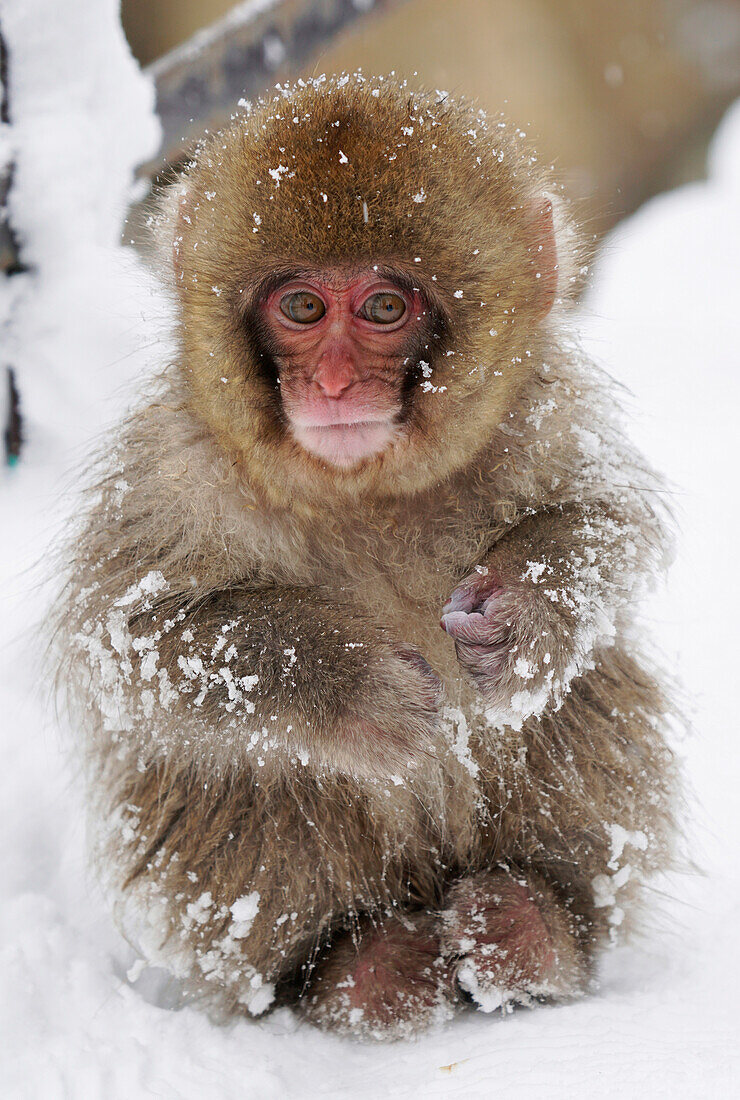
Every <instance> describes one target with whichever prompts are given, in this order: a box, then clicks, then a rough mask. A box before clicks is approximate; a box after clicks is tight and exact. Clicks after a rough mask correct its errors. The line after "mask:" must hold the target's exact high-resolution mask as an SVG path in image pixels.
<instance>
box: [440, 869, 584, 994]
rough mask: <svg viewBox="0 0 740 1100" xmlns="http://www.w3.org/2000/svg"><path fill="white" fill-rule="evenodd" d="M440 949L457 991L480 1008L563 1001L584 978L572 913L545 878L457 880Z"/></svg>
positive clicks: (505, 875)
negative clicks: (532, 880) (539, 880)
mask: <svg viewBox="0 0 740 1100" xmlns="http://www.w3.org/2000/svg"><path fill="white" fill-rule="evenodd" d="M442 927H443V932H442V949H443V952H444V954H445V957H447V958H448V959H450V960H451V961H452V964H453V966H454V968H455V977H456V980H457V984H458V986H459V987H460V989H461V990H463V991H464V992H465V993H467V994H469V996H470V997H471V998H472V1000H473V1001H474V1003H475V1004H476V1006H477V1007H478V1008H480V1009H482V1010H483V1011H484V1012H493V1011H494V1009H497V1008H501V1007H502V1006H504V1005H506V1004H528V1003H530V1002H531V1001H532V1000H533V999H535V998H540V997H542V998H548V999H554V1000H563V999H565V998H568V997H571V996H574V995H575V994H577V993H579V992H581V991H582V990H583V989H584V987H585V983H586V978H587V971H586V963H585V959H584V958H583V957H582V953H581V951H580V949H579V947H578V944H577V942H576V939H575V936H574V934H573V928H572V922H571V918H570V916H569V914H568V913H567V912H566V910H564V909H563V907H562V906H561V905H560V904H559V903H558V902H557V901H556V899H555V898H554V897H553V896H552V894H551V892H550V891H549V888H548V887H547V886H546V885H545V884H544V883H543V884H539V883H538V884H530V883H528V882H526V881H525V880H523V879H519V878H517V877H515V876H514V875H511V874H509V872H508V871H493V872H483V873H481V874H478V875H474V876H472V877H470V878H466V879H462V880H461V881H460V882H458V883H456V884H455V885H454V886H453V887H452V889H451V890H450V892H449V894H448V896H447V908H446V909H445V910H444V912H443V913H442Z"/></svg>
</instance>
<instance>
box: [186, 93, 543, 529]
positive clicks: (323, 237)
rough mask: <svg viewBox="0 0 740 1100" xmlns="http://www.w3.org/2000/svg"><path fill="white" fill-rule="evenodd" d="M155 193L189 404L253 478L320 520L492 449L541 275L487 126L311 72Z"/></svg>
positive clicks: (535, 333)
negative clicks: (168, 240) (339, 506)
mask: <svg viewBox="0 0 740 1100" xmlns="http://www.w3.org/2000/svg"><path fill="white" fill-rule="evenodd" d="M172 194H173V197H176V203H173V205H172V207H169V208H168V209H169V211H170V217H171V218H172V220H171V221H170V222H169V223H168V224H169V226H170V228H171V229H173V230H174V233H173V238H172V241H173V244H174V247H173V250H172V257H173V267H174V273H175V279H176V286H177V291H178V298H179V303H180V323H181V346H182V361H181V364H180V366H181V370H182V372H183V374H184V378H185V381H186V385H187V392H188V400H189V401H190V403H191V405H192V407H193V408H194V410H195V412H196V413H197V415H198V416H199V417H200V418H201V420H202V421H203V422H204V423H205V424H207V425H208V427H209V428H210V430H211V431H213V432H214V433H215V435H216V437H217V439H218V440H219V442H220V444H221V445H222V446H223V447H224V448H225V449H226V451H227V452H228V454H229V456H230V458H232V461H233V462H234V463H239V464H240V467H241V469H242V470H243V471H244V475H245V477H247V478H248V479H249V481H250V483H251V484H259V485H260V486H262V487H263V488H264V490H265V492H267V493H269V494H270V495H271V496H272V497H273V498H279V499H281V500H283V501H285V502H286V503H289V504H290V506H291V507H296V506H297V502H298V501H299V500H306V501H309V502H310V504H311V506H312V507H313V506H314V505H316V506H317V507H321V508H325V507H326V501H327V500H328V499H329V498H330V497H331V495H332V494H335V495H337V496H338V497H340V498H341V499H342V500H344V499H346V498H347V497H349V498H352V499H356V498H359V497H361V496H362V497H366V496H370V497H372V496H373V495H374V496H376V497H383V498H386V497H388V496H393V495H408V494H412V493H416V492H418V491H420V490H421V489H424V488H425V487H427V486H430V485H432V484H434V483H435V482H437V481H439V480H440V479H442V478H445V477H448V476H449V475H450V474H451V473H454V472H455V471H457V470H461V469H463V468H464V467H465V466H466V464H468V463H470V462H471V461H473V460H474V459H475V457H476V455H477V454H478V453H479V452H480V451H482V450H483V449H484V448H490V446H492V445H494V443H495V445H496V446H498V445H499V443H500V446H501V449H502V452H505V450H506V448H507V446H508V442H507V439H508V436H504V435H502V434H501V431H502V430H501V425H508V424H509V421H510V419H511V416H512V415H513V412H512V410H513V409H514V407H515V406H516V403H517V401H519V400H520V394H521V395H523V398H522V399H524V397H526V389H527V386H528V385H529V384H530V379H531V378H532V376H533V372H534V364H536V363H537V362H538V361H542V360H544V359H546V355H549V354H550V352H549V350H548V351H547V352H545V351H544V350H543V349H545V348H549V346H550V345H549V337H548V333H547V331H546V327H545V326H544V325H543V321H544V319H545V318H546V316H547V315H548V313H549V311H550V307H551V305H552V303H553V300H554V296H555V290H556V286H557V283H558V274H557V266H558V264H557V250H556V247H555V238H554V232H553V223H552V216H551V209H550V204H549V202H547V201H546V200H545V197H544V195H543V193H542V187H541V183H540V180H539V177H538V176H537V175H536V172H535V170H534V169H533V167H532V159H531V158H530V157H529V156H528V154H527V152H526V150H525V151H522V150H520V149H519V148H518V147H517V141H516V140H511V135H507V134H506V132H505V130H502V129H501V128H500V126H499V125H498V124H497V125H495V126H492V127H489V126H488V124H487V123H486V121H485V119H484V118H483V117H482V116H481V115H480V114H479V112H477V111H475V110H474V109H473V108H472V107H467V106H464V105H457V106H456V105H454V104H452V103H450V102H448V101H447V99H446V97H443V99H441V100H440V99H439V98H438V97H437V96H435V95H425V94H409V92H408V90H407V89H406V88H405V87H404V86H395V85H394V84H393V82H385V83H384V82H383V81H382V80H378V82H377V86H376V84H375V82H368V81H365V79H364V78H363V77H361V76H360V75H358V76H357V77H356V78H354V79H353V80H350V79H349V78H348V79H346V80H345V79H344V78H337V79H336V80H333V81H329V82H325V81H323V80H317V81H315V82H309V83H307V84H301V85H299V86H298V87H296V88H294V89H291V90H288V91H286V92H285V94H282V93H281V95H280V96H279V97H277V98H276V99H275V100H273V101H270V102H268V103H263V104H261V105H260V106H259V108H258V109H257V110H256V111H255V112H254V113H253V114H248V115H246V116H245V117H239V118H235V119H234V120H233V122H232V124H231V126H230V127H229V128H228V129H227V130H226V131H224V132H222V133H220V134H218V135H214V136H213V137H212V138H211V139H209V141H207V142H206V143H205V144H204V146H203V148H202V149H201V150H200V151H199V153H198V155H197V157H196V160H195V161H194V163H193V164H192V165H191V166H190V168H189V169H188V171H187V173H186V175H185V176H184V178H183V180H182V181H181V182H180V183H178V184H177V185H176V186H175V188H174V189H173V192H172ZM171 247H172V246H171ZM507 430H508V428H507ZM499 437H500V438H499ZM497 440H498V442H496V441H497Z"/></svg>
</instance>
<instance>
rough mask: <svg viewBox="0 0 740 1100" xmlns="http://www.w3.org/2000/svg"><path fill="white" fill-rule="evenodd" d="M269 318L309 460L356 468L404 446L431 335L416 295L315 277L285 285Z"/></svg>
mask: <svg viewBox="0 0 740 1100" xmlns="http://www.w3.org/2000/svg"><path fill="white" fill-rule="evenodd" d="M261 312H262V320H263V322H264V323H265V324H266V325H267V328H268V330H269V333H270V337H271V343H272V344H273V345H274V348H275V349H276V350H275V354H274V356H273V358H274V360H275V365H276V367H277V371H278V378H279V382H280V394H281V398H282V404H283V409H284V411H285V415H286V417H287V420H288V424H289V427H290V431H291V432H292V434H293V437H294V438H295V439H296V440H297V442H298V443H300V444H301V446H302V447H303V448H304V449H305V450H306V451H308V452H309V453H310V454H312V455H315V456H316V457H317V458H320V459H323V460H324V461H326V462H330V463H332V464H333V465H335V466H344V467H349V466H353V465H355V464H356V463H358V462H361V461H362V460H363V459H367V458H371V457H372V456H373V455H377V454H379V453H380V452H381V451H383V450H384V449H385V448H386V447H388V446H389V445H390V444H391V443H392V442H393V441H394V439H396V438H397V437H398V436H399V434H400V433H401V432H402V430H403V428H402V425H401V415H402V406H403V385H404V380H405V378H406V375H407V373H408V369H409V365H410V364H412V363H413V362H414V356H415V354H418V352H419V348H420V338H423V336H424V334H425V333H427V332H428V331H429V328H430V321H429V309H428V307H427V306H426V305H425V304H424V301H423V299H422V297H421V295H420V293H419V292H418V291H411V290H408V289H406V288H404V287H401V286H399V285H397V284H396V283H394V282H393V281H392V280H389V279H385V278H381V277H379V276H378V275H377V274H376V272H375V271H373V270H370V271H367V272H363V273H361V274H359V275H354V276H352V277H351V278H348V277H347V276H346V275H341V274H337V273H332V272H317V273H315V274H314V275H312V276H311V277H310V278H300V279H295V280H291V281H289V282H285V283H283V284H282V285H281V286H280V287H279V288H278V289H277V290H275V291H273V292H272V293H271V294H270V295H269V297H268V298H267V299H266V300H265V301H264V302H263V303H262V306H261ZM422 346H424V345H423V343H422Z"/></svg>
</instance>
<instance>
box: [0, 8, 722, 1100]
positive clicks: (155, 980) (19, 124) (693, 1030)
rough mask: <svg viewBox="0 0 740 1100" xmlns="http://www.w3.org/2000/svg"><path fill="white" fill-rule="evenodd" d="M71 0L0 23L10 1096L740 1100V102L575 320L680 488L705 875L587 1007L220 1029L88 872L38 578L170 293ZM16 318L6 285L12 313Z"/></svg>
mask: <svg viewBox="0 0 740 1100" xmlns="http://www.w3.org/2000/svg"><path fill="white" fill-rule="evenodd" d="M54 10H55V11H57V12H58V13H62V14H61V15H59V14H58V15H57V16H56V17H55V19H54V20H52V21H51V23H50V21H49V19H48V18H47V16H48V13H49V12H50V11H51V8H50V7H49V4H48V0H10V2H9V3H7V4H6V5H5V8H4V12H3V21H4V31H5V33H6V35H7V36H8V39H9V41H10V44H11V50H14V51H15V55H14V60H15V64H16V70H15V73H16V76H17V78H18V79H17V92H16V99H15V110H14V122H15V123H16V126H15V128H14V132H13V135H12V140H13V142H14V144H15V149H16V156H17V159H18V164H19V175H18V177H17V178H18V180H19V188H20V187H21V185H22V186H23V188H25V191H24V195H25V196H26V197H28V196H32V200H33V201H32V204H28V205H26V204H25V203H24V202H23V201H20V200H18V201H17V205H16V207H15V210H14V213H15V218H16V224H18V225H20V226H21V227H22V228H24V230H25V234H26V240H27V250H28V253H29V254H30V255H32V257H33V258H34V259H35V260H36V261H37V262H40V263H41V264H42V267H43V270H42V273H41V274H40V275H39V277H38V278H37V279H36V280H35V281H34V280H33V278H32V277H31V278H28V279H24V280H22V281H21V282H19V283H18V284H17V285H18V289H17V293H18V294H19V295H20V296H21V304H20V306H17V307H16V308H15V309H14V311H13V313H12V317H11V321H10V325H9V327H7V328H6V329H5V331H4V333H3V347H4V351H5V352H6V354H7V355H9V357H10V358H11V359H12V360H13V361H14V362H16V364H17V365H18V368H19V372H20V374H21V379H22V385H23V392H24V397H25V402H26V405H25V412H26V415H27V418H28V427H29V439H28V444H27V447H26V452H25V456H24V460H23V462H22V463H21V465H20V466H19V467H17V468H16V469H14V470H8V471H5V472H3V473H0V530H1V531H2V538H1V539H0V743H1V745H2V748H1V749H0V760H2V762H3V764H4V768H3V772H4V774H5V776H6V781H5V784H4V787H3V792H2V798H0V830H1V835H2V836H3V838H4V839H5V841H6V844H5V851H4V852H3V853H2V859H3V863H2V867H1V868H0V921H1V925H0V927H1V932H0V983H1V984H0V1044H2V1045H1V1047H0V1050H1V1053H0V1096H2V1097H3V1098H9V1100H15V1098H21V1097H22V1098H33V1100H36V1098H39V1097H43V1098H44V1100H56V1098H73V1100H87V1098H93V1100H97V1098H101V1100H103V1098H105V1100H119V1098H120V1100H137V1098H138V1097H162V1098H167V1100H196V1098H197V1100H211V1098H214V1100H216V1098H217V1100H231V1098H234V1100H236V1098H237V1097H238V1098H239V1100H245V1098H246V1100H252V1098H255V1100H271V1098H273V1097H280V1098H282V1097H300V1098H311V1097H345V1096H346V1097H353V1098H354V1097H358V1098H363V1097H404V1098H405V1097H425V1098H426V1097H456V1096H462V1095H468V1096H474V1097H484V1096H486V1097H487V1096H490V1095H504V1096H506V1097H507V1098H509V1100H518V1098H519V1097H541V1096H543V1095H547V1096H548V1097H551V1098H559V1097H564V1098H565V1097H567V1098H569V1100H571V1098H578V1097H581V1096H584V1097H589V1098H602V1097H604V1098H606V1097H616V1098H620V1100H621V1098H633V1097H635V1098H637V1097H639V1098H645V1097H649V1098H652V1097H664V1096H665V1097H671V1098H675V1097H687V1098H688V1097H691V1098H692V1100H695V1098H697V1097H700V1098H701V1097H730V1096H736V1095H740V1054H739V1049H740V1043H739V1042H738V1040H739V1039H740V1029H739V1028H738V1018H739V1017H740V1010H739V1009H738V1007H737V1004H738V983H739V980H740V959H739V958H738V946H737V945H738V935H737V925H738V919H739V918H740V873H739V869H740V859H739V858H738V857H739V856H740V844H739V841H738V834H739V832H740V828H739V826H740V802H738V799H737V791H738V788H739V787H740V763H739V760H738V752H737V748H736V742H737V724H738V723H737V719H736V709H737V690H736V679H737V661H738V644H737V641H736V638H737V630H738V625H737V624H738V622H740V606H739V603H740V600H739V598H738V586H737V580H736V572H735V570H736V564H735V552H736V546H737V545H738V536H740V523H739V521H738V512H737V502H736V498H737V492H736V481H737V474H738V461H737V457H736V441H737V437H738V434H739V433H738V427H737V423H736V421H737V415H738V410H739V409H740V402H739V400H738V399H739V398H740V380H739V377H740V351H739V350H738V348H739V347H740V325H739V323H738V320H737V317H738V297H739V295H740V276H739V275H738V270H739V269H738V256H739V255H740V202H739V201H738V196H739V195H740V104H738V105H737V106H736V107H735V109H734V110H733V111H732V112H730V114H729V115H728V117H727V119H726V120H725V122H724V124H723V126H722V128H721V130H720V132H719V134H718V136H717V138H716V141H715V144H714V149H713V154H712V162H711V177H710V180H709V181H708V182H707V183H700V184H695V185H692V186H690V187H685V188H683V189H681V190H679V191H676V192H673V193H671V194H668V195H665V196H662V197H660V198H658V199H655V200H654V201H653V202H651V203H650V204H649V205H648V206H647V207H645V208H644V209H643V210H642V211H641V212H640V213H639V214H638V215H636V216H635V217H634V218H632V219H631V220H630V221H629V222H627V223H626V224H624V225H623V226H622V227H621V228H620V229H619V230H618V231H617V232H616V233H615V234H614V235H613V236H612V238H611V239H610V241H609V242H608V244H607V248H606V250H605V253H604V255H603V256H602V258H601V260H600V262H599V265H598V268H597V270H596V272H595V287H594V290H593V292H592V293H591V295H590V297H589V300H588V303H587V308H586V310H585V311H584V328H585V331H586V338H587V344H588V346H589V348H590V349H591V350H592V352H593V354H594V355H595V356H596V357H597V358H598V359H599V360H600V361H601V362H602V363H603V364H605V365H606V366H607V367H608V368H609V369H610V370H611V371H612V372H613V373H614V374H615V375H616V376H617V377H618V378H620V379H621V380H623V381H624V382H625V383H626V384H627V385H628V386H629V387H630V389H631V390H632V391H633V393H634V394H635V400H634V402H632V404H633V405H634V407H635V409H636V410H638V418H637V421H636V424H635V434H636V435H637V437H638V439H639V441H640V443H641V445H642V446H643V448H644V450H645V451H646V452H647V453H648V454H649V456H650V457H651V459H653V461H654V462H655V463H656V464H657V465H658V466H659V467H661V468H662V469H664V470H666V471H667V472H668V473H669V475H670V476H671V477H672V479H673V480H674V481H675V482H676V483H677V484H678V485H680V486H681V491H680V492H679V494H678V496H677V503H678V505H679V509H680V512H681V526H682V528H683V536H682V541H681V549H680V555H679V558H678V561H677V564H676V566H675V567H674V569H673V573H672V576H671V580H670V584H669V587H668V590H667V591H666V592H664V593H662V594H661V595H660V596H659V597H657V598H656V599H655V601H654V602H653V604H652V605H651V609H650V618H651V620H652V622H653V625H654V628H655V631H656V633H657V635H658V637H659V639H660V641H661V644H662V646H663V649H664V651H665V652H666V653H667V655H668V658H669V661H670V662H671V663H673V664H674V665H675V667H676V668H677V669H678V671H679V672H680V675H681V676H682V678H683V680H684V682H685V684H686V687H687V689H688V693H689V695H690V696H691V697H692V698H693V701H694V702H693V706H694V711H695V726H696V734H695V737H694V738H693V739H692V740H691V741H690V742H688V743H686V744H685V745H684V746H683V751H684V753H685V756H686V761H687V773H688V776H689V779H690V782H691V783H692V785H693V787H694V789H695V791H696V795H697V799H698V803H699V808H697V809H696V810H695V811H694V812H693V819H692V820H691V821H690V822H689V825H688V828H689V833H690V839H691V844H692V847H693V852H694V854H695V857H696V860H697V862H698V864H699V865H700V866H701V868H703V870H704V872H705V874H704V875H702V876H700V875H686V876H683V877H681V878H677V879H674V880H672V881H671V882H670V883H669V884H667V886H666V889H665V896H662V895H661V894H659V893H657V892H656V905H657V906H658V907H659V914H658V916H657V917H656V928H655V929H654V930H653V931H652V932H650V934H649V935H648V936H647V937H646V938H645V939H644V940H643V942H641V943H640V944H639V945H636V946H633V947H630V948H620V949H618V950H616V951H615V952H614V953H612V954H611V955H610V956H609V957H608V958H607V960H606V963H605V966H604V974H603V983H602V988H601V992H600V993H599V994H598V995H597V996H595V997H592V998H591V999H589V1000H585V1001H582V1002H581V1003H579V1004H575V1005H572V1006H567V1007H560V1008H557V1009H547V1008H540V1009H537V1010H534V1011H520V1012H517V1013H515V1014H514V1015H512V1016H510V1017H508V1018H500V1017H498V1016H493V1017H490V1016H485V1015H482V1014H478V1015H473V1014H470V1015H467V1016H464V1017H462V1018H458V1019H457V1020H456V1021H455V1022H454V1023H453V1024H452V1025H451V1026H448V1027H446V1028H444V1029H443V1030H440V1031H437V1032H435V1033H433V1034H431V1035H428V1036H426V1037H424V1038H422V1039H420V1040H418V1041H417V1042H413V1043H398V1044H394V1045H388V1046H374V1045H373V1046H370V1045H359V1044H352V1043H349V1042H347V1041H344V1040H339V1039H336V1038H333V1037H330V1036H325V1035H322V1034H320V1033H317V1032H315V1031H313V1030H311V1029H310V1028H308V1027H306V1026H303V1025H299V1024H298V1023H297V1022H296V1020H295V1019H294V1017H293V1016H292V1015H291V1014H290V1013H289V1012H287V1011H281V1012H279V1013H276V1014H275V1015H273V1016H271V1017H269V1018H267V1019H266V1020H265V1021H263V1022H253V1021H240V1022H238V1023H235V1024H234V1025H232V1026H229V1027H217V1026H214V1025H212V1024H211V1023H210V1022H209V1021H208V1020H207V1019H206V1018H205V1017H204V1016H203V1015H201V1014H200V1013H198V1012H197V1011H195V1010H193V1009H185V1010H180V1011H176V1010H172V1009H170V1008H168V1007H167V1004H168V1000H167V990H166V986H165V985H164V984H163V983H162V981H161V979H160V977H159V976H158V975H157V974H156V973H152V972H144V973H143V974H142V975H141V977H139V978H138V979H137V980H129V979H127V976H126V975H127V971H129V969H130V967H131V966H132V964H133V963H134V962H135V955H134V953H133V952H132V951H131V950H130V949H129V947H128V946H127V945H126V944H125V943H124V942H123V940H122V939H121V938H120V937H119V936H118V934H117V933H116V932H115V930H114V929H113V927H112V925H111V921H110V918H109V914H108V912H107V910H106V908H105V906H104V904H103V902H102V900H101V898H100V896H99V893H98V890H97V888H96V886H95V883H94V882H93V881H91V880H90V879H89V878H88V876H87V874H86V871H85V845H84V816H83V799H82V791H81V784H80V780H79V776H78V774H77V773H76V770H75V768H74V765H73V764H71V763H70V762H69V759H68V755H67V754H66V752H65V748H64V736H65V733H64V731H63V730H62V729H60V727H59V725H58V723H57V722H56V721H55V718H54V715H53V713H51V712H50V709H49V708H48V706H47V705H46V700H45V695H46V693H47V688H46V685H45V684H44V681H43V677H42V674H41V672H40V668H39V659H38V658H39V650H40V643H39V641H38V635H37V634H36V633H34V624H39V623H40V624H41V626H42V629H43V620H44V612H45V607H46V601H47V599H48V596H47V593H46V591H45V589H44V587H43V585H42V584H41V583H40V578H41V577H42V576H43V575H44V571H47V572H48V570H49V562H50V554H51V551H50V549H49V548H50V546H52V545H53V541H54V538H55V537H56V533H57V531H58V528H59V526H60V524H61V523H62V522H63V517H64V514H65V509H68V508H69V506H70V504H69V501H70V499H71V497H70V492H69V490H70V476H69V473H68V471H69V470H70V469H71V468H74V467H75V466H77V465H78V464H79V463H80V462H81V460H82V456H83V454H84V450H85V447H86V446H87V444H88V442H89V440H90V438H91V436H92V435H93V434H94V433H95V432H97V431H99V430H100V429H101V428H102V426H103V424H104V423H105V422H107V421H109V420H110V419H111V418H113V417H115V416H116V415H117V413H118V410H120V408H121V407H122V406H123V405H124V404H125V401H126V393H127V392H129V390H130V389H131V383H132V380H134V379H135V378H136V376H137V375H138V374H139V372H140V371H142V370H145V369H146V366H147V364H148V363H151V362H152V361H154V362H156V361H157V359H159V358H161V356H162V355H163V354H166V350H165V349H164V347H163V344H162V342H161V341H160V342H159V343H157V330H158V326H159V322H160V319H161V318H162V316H163V315H164V314H166V305H165V303H164V302H163V301H162V300H161V298H159V297H157V294H156V291H155V290H154V289H153V288H152V286H151V284H150V282H149V280H148V279H147V277H146V275H145V274H144V272H143V271H142V269H141V268H140V266H139V265H138V263H137V262H136V260H135V258H134V257H133V256H132V255H131V254H127V253H125V252H124V251H123V250H121V249H119V248H117V247H116V246H115V240H116V228H115V227H116V218H117V217H118V211H120V210H121V209H122V208H123V204H124V198H125V194H126V190H127V172H128V169H129V167H130V165H132V164H134V163H135V162H136V161H137V160H140V159H143V158H144V157H145V156H146V154H147V152H148V151H149V150H150V148H151V147H152V144H153V143H154V141H155V138H156V134H155V132H154V128H153V125H152V122H151V116H150V103H151V96H150V90H149V89H148V88H147V87H146V85H145V84H144V83H143V81H142V80H141V78H140V76H139V74H138V73H137V72H136V71H135V68H134V66H133V64H132V63H131V61H130V58H128V56H127V54H126V51H125V47H124V44H123V39H122V36H121V33H120V29H119V27H118V23H117V12H116V3H115V0H84V2H83V0H78V2H77V3H76V4H75V5H66V6H64V7H56V6H55V8H54ZM78 17H79V21H78ZM52 24H53V25H52ZM80 35H82V38H83V40H84V41H85V42H87V43H88V46H87V50H86V56H85V59H84V62H83V61H81V60H80V56H79V51H78V49H77V48H76V45H75V44H76V43H78V42H79V41H80V38H79V37H78V36H80ZM67 44H70V45H71V46H74V48H70V49H68V48H67ZM52 55H53V57H54V58H55V59H56V60H55V63H54V66H53V68H52V67H50V66H51V62H50V60H49V59H50V58H51V57H52ZM11 56H13V55H11ZM42 74H43V75H42ZM40 75H41V79H40ZM0 293H6V292H5V291H0ZM9 306H10V303H9V302H8V301H7V299H0V319H2V318H3V317H7V316H8V314H9ZM153 341H154V342H155V346H152V342H153ZM133 973H135V972H132V977H133Z"/></svg>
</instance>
